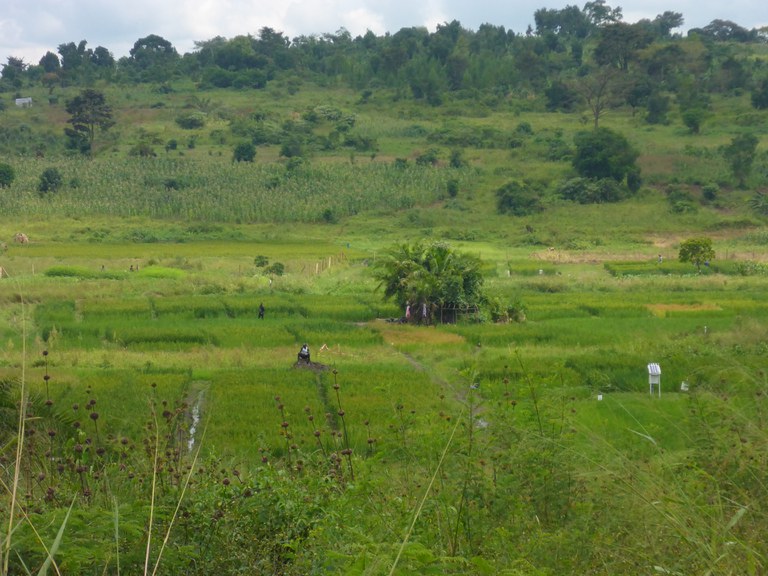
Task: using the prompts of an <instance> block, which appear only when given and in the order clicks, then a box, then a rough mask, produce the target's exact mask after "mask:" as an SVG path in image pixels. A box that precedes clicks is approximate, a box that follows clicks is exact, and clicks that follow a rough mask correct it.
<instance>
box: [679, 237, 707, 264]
mask: <svg viewBox="0 0 768 576" xmlns="http://www.w3.org/2000/svg"><path fill="white" fill-rule="evenodd" d="M714 257H715V251H714V250H713V249H712V239H711V238H691V239H689V240H686V241H685V242H683V243H682V244H681V245H680V252H679V253H678V256H677V258H678V260H680V262H690V263H692V264H694V265H695V266H696V270H697V271H699V272H701V265H702V264H704V263H705V262H709V261H710V260H712V259H714Z"/></svg>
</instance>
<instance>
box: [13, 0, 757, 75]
mask: <svg viewBox="0 0 768 576" xmlns="http://www.w3.org/2000/svg"><path fill="white" fill-rule="evenodd" d="M584 1H586V0H584ZM2 4H3V6H2V7H0V64H5V63H6V62H7V59H8V57H9V56H13V57H16V58H23V59H24V62H25V63H27V64H37V63H38V62H39V61H40V58H41V57H42V56H43V55H44V54H45V53H46V52H47V51H49V50H50V51H51V52H54V53H56V52H57V49H58V46H59V45H60V44H67V43H69V42H74V43H75V44H78V43H79V42H80V41H81V40H86V41H87V47H88V48H92V49H94V48H96V47H98V46H103V47H104V48H106V49H107V50H109V51H110V52H112V54H113V55H114V56H115V58H121V57H122V56H127V55H128V52H129V50H130V49H131V48H132V47H133V44H134V43H135V42H136V40H138V39H139V38H144V37H146V36H149V35H150V34H157V35H159V36H162V37H163V38H165V39H166V40H168V41H169V42H170V43H171V44H173V46H174V47H175V48H176V50H177V51H178V52H179V54H184V53H186V52H192V51H193V50H194V47H195V44H194V43H195V41H202V40H210V39H211V38H214V37H216V36H223V37H225V38H233V37H235V36H238V35H246V34H251V35H254V36H257V35H258V32H259V30H260V29H261V28H263V27H265V26H266V27H269V28H272V29H274V30H276V31H278V32H282V33H283V34H284V35H285V36H287V37H288V38H289V39H293V38H295V37H297V36H302V35H306V36H311V35H322V34H326V33H335V32H337V31H339V30H340V29H341V28H344V29H346V30H348V31H349V32H350V33H351V34H352V36H353V37H354V36H358V35H363V34H365V33H366V32H367V31H368V30H370V31H371V32H373V33H374V34H376V35H377V36H381V35H383V34H385V33H387V32H391V33H395V32H397V31H398V30H400V29H401V28H408V27H412V26H424V27H426V28H428V29H429V30H430V31H434V30H435V27H436V26H437V25H438V24H443V23H446V22H451V21H453V20H458V21H459V22H460V23H461V25H462V26H463V27H464V28H466V29H469V30H477V28H478V27H479V26H480V25H481V24H486V23H487V24H493V25H495V26H504V27H505V28H506V29H508V30H512V31H514V32H516V33H524V32H525V30H526V28H527V27H528V25H529V24H530V25H532V26H533V24H534V22H533V15H534V13H535V12H536V10H538V9H539V8H549V9H562V8H564V7H565V6H566V5H568V4H569V2H568V0H563V1H562V2H553V1H552V0H472V1H467V0H421V1H414V0H4V1H3V3H2ZM570 4H572V5H577V6H579V7H580V8H583V6H584V4H583V3H579V2H577V1H573V0H571V1H570ZM607 4H608V5H609V6H612V7H614V8H615V7H619V6H620V7H621V8H622V12H623V15H624V21H625V22H628V23H632V22H637V21H638V20H640V19H642V18H648V19H653V18H654V17H655V16H657V15H658V14H662V13H663V12H665V11H667V10H669V11H672V12H679V13H681V14H682V15H683V19H684V24H683V26H682V28H681V29H680V30H678V32H682V33H685V32H687V30H688V29H690V28H701V27H703V26H706V25H707V24H709V23H710V22H711V21H712V20H715V19H721V20H731V21H732V22H735V23H736V24H738V25H739V26H742V27H743V28H747V29H752V28H761V27H763V26H767V25H768V1H766V0H727V1H724V0H624V1H623V2H618V1H611V0H608V2H607Z"/></svg>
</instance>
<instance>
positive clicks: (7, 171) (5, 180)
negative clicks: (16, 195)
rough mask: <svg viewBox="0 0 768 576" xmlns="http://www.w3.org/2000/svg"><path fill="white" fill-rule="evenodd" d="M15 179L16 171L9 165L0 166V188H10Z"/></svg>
mask: <svg viewBox="0 0 768 576" xmlns="http://www.w3.org/2000/svg"><path fill="white" fill-rule="evenodd" d="M15 179H16V171H15V170H14V169H13V166H11V165H10V164H0V188H10V186H11V184H13V181H14V180H15Z"/></svg>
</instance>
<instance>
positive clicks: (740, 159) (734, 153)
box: [723, 134, 758, 188]
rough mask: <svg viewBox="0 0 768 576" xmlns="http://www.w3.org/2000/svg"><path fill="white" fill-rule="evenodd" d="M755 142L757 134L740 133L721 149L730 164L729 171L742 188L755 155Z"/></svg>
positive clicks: (756, 141)
mask: <svg viewBox="0 0 768 576" xmlns="http://www.w3.org/2000/svg"><path fill="white" fill-rule="evenodd" d="M757 144H758V140H757V136H755V135H754V134H741V135H739V136H736V137H735V138H733V140H731V143H730V144H729V145H728V146H726V147H725V148H724V149H723V155H724V156H725V158H726V160H728V163H729V164H730V165H731V172H733V175H734V176H735V177H736V179H737V180H738V182H739V186H741V187H742V188H743V187H744V186H745V185H746V181H747V178H748V177H749V174H750V172H751V171H752V164H753V163H754V161H755V156H756V155H757Z"/></svg>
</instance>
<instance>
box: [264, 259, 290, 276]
mask: <svg viewBox="0 0 768 576" xmlns="http://www.w3.org/2000/svg"><path fill="white" fill-rule="evenodd" d="M264 272H266V273H267V274H274V275H275V276H282V275H283V274H285V264H283V263H282V262H273V263H272V264H271V265H269V266H268V267H267V268H265V269H264Z"/></svg>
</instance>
